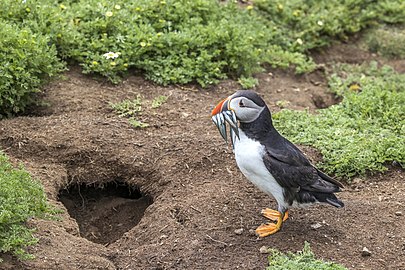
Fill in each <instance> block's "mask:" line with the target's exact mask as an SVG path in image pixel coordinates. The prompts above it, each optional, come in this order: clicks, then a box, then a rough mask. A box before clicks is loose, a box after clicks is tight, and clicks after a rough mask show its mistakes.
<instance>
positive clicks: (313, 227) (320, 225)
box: [311, 222, 322, 230]
mask: <svg viewBox="0 0 405 270" xmlns="http://www.w3.org/2000/svg"><path fill="white" fill-rule="evenodd" d="M320 227H322V224H321V223H319V222H318V223H315V224H312V225H311V228H312V229H315V230H316V229H319V228H320Z"/></svg>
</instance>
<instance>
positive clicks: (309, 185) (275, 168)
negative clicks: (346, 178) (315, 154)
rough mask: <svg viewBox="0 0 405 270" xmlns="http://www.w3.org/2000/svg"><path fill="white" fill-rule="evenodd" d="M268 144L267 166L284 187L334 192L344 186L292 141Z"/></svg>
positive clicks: (265, 155)
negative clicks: (316, 166)
mask: <svg viewBox="0 0 405 270" xmlns="http://www.w3.org/2000/svg"><path fill="white" fill-rule="evenodd" d="M273 145H275V146H276V147H274V146H272V145H271V144H270V143H269V144H267V145H266V153H265V154H264V156H263V160H264V164H265V166H266V168H267V169H268V170H269V171H270V172H271V174H272V175H273V177H274V178H275V179H276V181H277V182H278V183H279V185H281V186H282V187H284V188H290V189H296V190H297V191H299V190H301V189H302V190H306V191H312V192H322V193H333V192H337V191H339V190H340V189H339V187H343V186H342V184H340V183H339V182H338V181H336V180H334V179H333V178H331V177H329V176H327V175H326V174H325V173H323V172H321V171H320V170H318V169H317V168H315V167H314V166H313V165H312V164H311V163H310V162H309V160H308V159H307V158H306V157H305V155H304V154H303V153H302V152H301V151H300V150H299V149H298V148H297V147H296V146H295V145H294V144H292V143H291V142H289V141H288V140H286V139H284V138H283V140H282V141H281V142H279V143H277V144H274V143H273Z"/></svg>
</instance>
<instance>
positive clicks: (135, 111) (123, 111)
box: [110, 95, 149, 128]
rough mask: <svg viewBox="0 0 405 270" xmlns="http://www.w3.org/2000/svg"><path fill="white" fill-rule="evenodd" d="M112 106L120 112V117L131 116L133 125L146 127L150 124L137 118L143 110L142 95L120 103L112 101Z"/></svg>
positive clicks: (130, 120)
mask: <svg viewBox="0 0 405 270" xmlns="http://www.w3.org/2000/svg"><path fill="white" fill-rule="evenodd" d="M110 106H111V108H112V109H113V110H114V111H115V112H116V113H117V114H118V117H127V118H129V119H128V121H129V123H130V124H131V125H132V126H133V127H135V128H145V127H148V126H149V124H147V123H143V122H141V121H139V120H137V118H138V117H139V116H140V115H141V112H142V100H141V96H140V95H138V96H137V97H136V98H134V99H132V100H130V99H126V100H123V101H121V102H118V103H110Z"/></svg>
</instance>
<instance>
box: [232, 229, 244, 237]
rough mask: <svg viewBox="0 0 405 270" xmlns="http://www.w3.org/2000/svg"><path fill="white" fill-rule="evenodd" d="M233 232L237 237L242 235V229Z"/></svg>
mask: <svg viewBox="0 0 405 270" xmlns="http://www.w3.org/2000/svg"><path fill="white" fill-rule="evenodd" d="M234 232H235V234H237V235H241V234H242V233H243V228H240V229H236V230H235V231H234Z"/></svg>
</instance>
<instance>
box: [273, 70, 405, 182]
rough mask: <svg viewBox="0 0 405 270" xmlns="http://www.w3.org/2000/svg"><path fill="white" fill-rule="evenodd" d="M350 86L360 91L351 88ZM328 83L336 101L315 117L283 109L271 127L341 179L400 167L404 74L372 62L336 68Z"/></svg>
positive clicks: (404, 138)
mask: <svg viewBox="0 0 405 270" xmlns="http://www.w3.org/2000/svg"><path fill="white" fill-rule="evenodd" d="M344 74H346V75H344ZM353 82H356V84H359V85H360V86H361V91H352V90H351V87H350V86H352V85H353ZM329 85H330V90H331V91H332V92H334V93H336V94H337V95H340V96H342V98H343V100H342V102H341V103H339V104H337V105H334V106H331V107H329V108H327V109H322V110H318V112H317V113H316V114H311V113H309V112H305V111H304V112H302V111H292V110H283V111H281V112H279V113H278V114H275V115H274V120H275V126H276V127H277V128H278V129H279V130H280V131H281V133H283V134H284V135H286V136H287V137H288V138H289V139H291V140H292V141H293V142H295V143H299V144H304V145H311V146H314V147H315V148H317V149H318V150H319V151H320V152H321V153H322V155H323V160H322V161H321V162H320V163H319V164H318V165H319V166H320V167H321V168H323V169H324V170H325V171H327V172H328V173H332V174H335V175H336V176H338V177H341V178H346V179H348V178H351V177H353V176H355V175H364V174H366V173H367V172H369V173H373V172H382V171H385V170H387V167H386V165H387V164H391V163H392V162H394V161H395V162H397V163H399V164H401V166H402V167H403V166H404V164H405V75H404V74H398V73H396V72H395V71H394V70H393V69H392V68H390V67H387V66H385V67H381V68H380V67H378V66H377V63H372V64H371V65H363V66H349V65H339V66H337V68H336V73H335V74H333V75H332V76H331V77H330V80H329ZM352 88H353V87H352Z"/></svg>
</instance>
